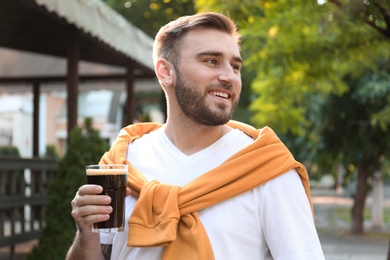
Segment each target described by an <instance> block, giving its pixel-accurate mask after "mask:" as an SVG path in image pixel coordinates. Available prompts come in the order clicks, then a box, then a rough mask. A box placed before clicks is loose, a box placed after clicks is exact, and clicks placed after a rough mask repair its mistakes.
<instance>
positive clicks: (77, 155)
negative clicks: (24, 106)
mask: <svg viewBox="0 0 390 260" xmlns="http://www.w3.org/2000/svg"><path fill="white" fill-rule="evenodd" d="M107 149H108V144H107V143H106V142H105V141H104V140H103V139H101V138H100V136H99V132H98V131H97V130H95V129H93V128H92V122H91V120H90V119H87V120H86V121H85V125H84V127H80V128H79V127H76V128H74V129H73V130H72V131H71V133H70V139H69V144H68V148H67V151H66V154H65V156H64V157H63V158H62V159H61V160H60V162H59V169H58V176H57V178H56V179H55V180H54V181H53V182H52V183H51V184H50V186H49V188H48V191H47V193H48V197H49V204H48V205H47V208H46V213H45V219H46V226H45V228H44V229H43V232H42V234H41V237H40V240H39V245H38V246H37V247H35V248H34V250H33V252H32V253H31V254H30V255H29V257H28V258H29V259H53V260H54V259H58V260H60V259H65V255H66V252H67V250H68V249H69V247H70V245H71V243H72V241H73V238H74V236H75V232H76V225H75V223H74V220H73V218H72V217H71V215H70V212H71V206H70V202H71V200H72V199H73V197H74V195H75V193H76V191H77V189H78V188H79V187H80V186H81V185H83V184H84V183H86V175H85V166H86V165H89V164H97V163H98V162H99V160H100V157H101V156H102V154H103V153H104V152H105V151H107Z"/></svg>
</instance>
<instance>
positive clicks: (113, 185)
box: [86, 164, 127, 233]
mask: <svg viewBox="0 0 390 260" xmlns="http://www.w3.org/2000/svg"><path fill="white" fill-rule="evenodd" d="M86 170H87V182H88V184H97V185H100V186H102V187H103V192H102V193H101V194H102V195H107V196H110V197H111V203H110V206H111V207H112V209H113V210H112V212H111V213H110V218H109V219H108V220H107V221H103V222H98V223H94V224H93V227H92V231H93V232H95V233H102V232H103V233H111V232H120V231H123V230H124V225H125V197H126V184H127V165H123V164H106V165H89V166H87V167H86Z"/></svg>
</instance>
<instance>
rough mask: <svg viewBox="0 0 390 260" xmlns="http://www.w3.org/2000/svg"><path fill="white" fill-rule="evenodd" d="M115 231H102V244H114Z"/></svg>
mask: <svg viewBox="0 0 390 260" xmlns="http://www.w3.org/2000/svg"><path fill="white" fill-rule="evenodd" d="M114 237H115V233H100V244H103V245H112V242H113V241H114Z"/></svg>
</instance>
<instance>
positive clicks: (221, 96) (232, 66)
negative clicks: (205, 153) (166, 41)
mask: <svg viewBox="0 0 390 260" xmlns="http://www.w3.org/2000/svg"><path fill="white" fill-rule="evenodd" d="M180 49H181V53H180V61H179V62H178V65H177V66H176V67H175V70H176V82H175V95H176V98H177V101H178V103H179V105H180V107H181V109H182V111H183V113H184V114H185V115H186V116H187V117H189V118H191V119H192V120H194V121H195V122H197V123H200V124H203V125H208V126H216V125H222V124H225V123H226V122H228V121H229V120H230V119H231V118H232V115H233V113H234V111H235V110H236V108H237V105H238V101H239V96H240V93H241V73H240V69H241V66H242V59H241V56H240V51H239V47H238V45H237V43H236V42H235V40H234V39H233V38H232V37H231V36H230V35H229V34H227V33H224V32H220V31H217V30H206V29H201V30H196V31H192V32H190V33H188V35H186V36H185V37H184V38H183V41H182V43H181V45H180Z"/></svg>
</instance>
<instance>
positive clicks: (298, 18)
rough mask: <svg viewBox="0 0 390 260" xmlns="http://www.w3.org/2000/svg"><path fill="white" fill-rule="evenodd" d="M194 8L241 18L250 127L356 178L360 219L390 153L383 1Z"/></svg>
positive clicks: (314, 162)
mask: <svg viewBox="0 0 390 260" xmlns="http://www.w3.org/2000/svg"><path fill="white" fill-rule="evenodd" d="M197 4H198V5H199V6H198V8H199V10H201V11H222V12H225V13H229V14H230V16H231V17H232V18H233V19H235V20H237V19H238V20H239V22H238V25H239V26H240V27H241V28H240V29H241V33H242V35H243V36H244V39H245V40H244V42H243V53H245V54H246V56H245V58H246V61H245V66H249V67H250V69H251V70H253V71H255V73H256V77H255V78H254V80H253V82H252V84H251V88H252V90H253V99H252V100H253V102H252V103H251V104H250V109H251V111H252V112H253V113H254V116H253V117H252V120H253V123H254V124H256V125H257V126H258V127H261V126H263V125H269V126H271V127H272V128H274V129H275V131H276V132H278V133H279V135H280V136H281V138H282V139H283V140H285V143H286V144H287V146H288V147H289V148H290V149H291V150H292V151H293V153H294V155H296V157H298V160H300V161H304V162H305V164H306V165H308V166H309V168H310V170H315V171H316V172H317V173H324V172H325V171H331V170H332V168H334V166H335V165H336V164H338V163H339V162H342V163H343V164H344V166H345V167H346V168H347V169H349V172H355V173H356V172H357V173H358V176H359V178H358V185H357V187H358V190H357V194H360V197H359V196H358V197H356V200H355V204H354V209H356V210H353V214H355V215H359V214H360V215H361V214H362V213H363V207H364V199H365V198H364V195H365V194H366V192H367V190H368V189H367V185H368V183H369V182H368V181H369V180H368V178H369V177H370V176H371V175H372V172H373V171H374V170H376V169H381V168H382V169H383V168H384V167H385V165H387V163H388V162H387V163H386V160H388V158H387V159H386V158H385V154H388V153H389V149H390V148H389V147H388V145H387V144H388V143H389V138H390V129H389V126H390V124H389V122H390V120H389V117H390V113H389V112H390V105H389V101H390V92H389V88H390V2H388V1H382V0H366V1H363V0H352V1H350V0H322V1H320V0H319V1H309V2H307V1H301V0H278V1H262V2H257V3H254V2H253V1H240V3H239V2H238V1H237V0H226V1H221V0H208V1H204V0H198V1H197ZM227 10H229V11H227ZM325 166H327V167H325ZM325 173H326V172H325ZM359 192H360V193H359ZM356 202H358V203H356ZM353 218H354V220H357V221H353V222H354V223H355V224H357V223H358V222H359V220H361V219H362V218H361V217H359V216H357V218H355V216H353ZM358 229H359V228H357V229H354V230H358Z"/></svg>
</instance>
